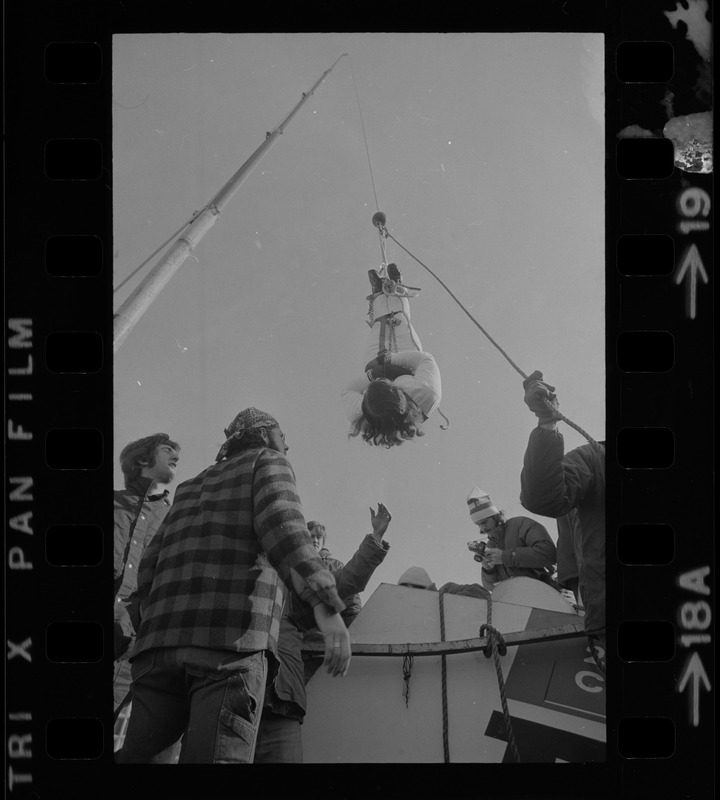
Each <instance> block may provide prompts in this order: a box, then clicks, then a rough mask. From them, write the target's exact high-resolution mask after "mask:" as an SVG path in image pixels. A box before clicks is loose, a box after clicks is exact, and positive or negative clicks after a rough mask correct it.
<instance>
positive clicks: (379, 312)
mask: <svg viewBox="0 0 720 800" xmlns="http://www.w3.org/2000/svg"><path fill="white" fill-rule="evenodd" d="M371 316H372V320H373V322H372V324H371V327H370V335H369V337H368V342H367V350H366V352H365V361H366V363H367V362H368V361H372V360H373V359H374V358H375V357H376V356H377V354H378V353H379V352H381V351H383V350H388V351H390V352H391V353H400V352H402V351H404V350H422V344H421V343H420V339H419V337H418V335H417V333H416V332H415V328H413V326H412V325H411V323H410V303H409V302H408V299H407V297H398V296H397V295H387V294H376V295H375V296H374V297H373V299H372V312H371ZM368 324H369V325H370V320H368Z"/></svg>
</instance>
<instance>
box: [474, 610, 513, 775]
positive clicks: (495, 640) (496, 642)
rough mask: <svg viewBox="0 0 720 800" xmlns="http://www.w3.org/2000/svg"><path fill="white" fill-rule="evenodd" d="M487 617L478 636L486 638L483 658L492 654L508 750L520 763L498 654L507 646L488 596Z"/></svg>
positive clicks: (503, 652) (504, 651)
mask: <svg viewBox="0 0 720 800" xmlns="http://www.w3.org/2000/svg"><path fill="white" fill-rule="evenodd" d="M487 619H488V621H487V622H486V623H485V624H483V625H481V626H480V636H481V637H482V636H484V635H485V633H484V632H486V633H487V638H488V644H487V647H485V648H484V649H483V653H484V654H485V658H490V656H491V655H492V658H493V662H494V663H495V672H496V674H497V679H498V688H499V689H500V703H501V704H502V710H503V719H504V721H505V733H506V734H507V740H508V744H509V745H510V751H511V752H512V754H513V758H514V759H515V761H516V763H518V764H519V763H520V751H519V750H518V746H517V743H516V742H515V733H514V732H513V727H512V719H511V718H510V710H509V708H508V703H507V692H506V689H505V677H504V676H503V672H502V664H501V663H500V656H504V655H505V654H506V653H507V646H506V645H505V640H504V639H503V638H502V636H501V635H500V632H499V631H498V630H497V628H495V627H494V626H493V624H492V598H491V597H488V600H487Z"/></svg>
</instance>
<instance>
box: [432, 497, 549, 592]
mask: <svg viewBox="0 0 720 800" xmlns="http://www.w3.org/2000/svg"><path fill="white" fill-rule="evenodd" d="M467 504H468V509H469V511H470V518H471V519H472V521H473V522H474V523H475V524H476V525H477V526H478V528H479V529H480V535H481V536H480V540H479V541H478V542H470V543H469V544H468V547H469V548H470V550H472V551H473V552H474V553H475V559H476V560H478V561H480V562H481V563H482V571H481V580H482V587H480V586H479V585H478V584H468V585H464V584H456V583H446V584H444V585H443V586H442V587H440V591H444V592H450V593H451V594H468V595H472V596H475V597H487V593H488V592H492V590H493V587H494V586H495V585H496V584H498V583H500V582H501V581H504V580H507V579H508V578H517V577H521V576H525V577H528V578H535V579H537V580H540V581H543V582H544V583H548V584H550V585H551V586H554V581H553V578H552V576H553V573H554V571H555V559H556V550H555V544H554V542H553V540H552V539H551V538H550V534H549V533H548V532H547V530H545V528H544V526H543V525H541V524H540V523H539V522H536V521H535V520H533V519H530V518H528V517H510V518H509V519H508V518H507V517H506V516H505V514H504V512H503V511H498V509H497V508H496V506H495V505H494V504H493V502H492V500H491V498H490V495H488V494H487V492H484V491H483V490H482V489H478V487H477V486H475V487H473V489H472V491H471V492H470V494H469V495H468V497H467ZM480 589H482V590H483V591H479V590H480Z"/></svg>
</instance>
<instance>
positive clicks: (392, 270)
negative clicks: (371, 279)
mask: <svg viewBox="0 0 720 800" xmlns="http://www.w3.org/2000/svg"><path fill="white" fill-rule="evenodd" d="M387 276H388V278H390V280H391V281H395V283H400V284H402V274H401V273H400V270H399V269H398V265H397V264H388V265H387Z"/></svg>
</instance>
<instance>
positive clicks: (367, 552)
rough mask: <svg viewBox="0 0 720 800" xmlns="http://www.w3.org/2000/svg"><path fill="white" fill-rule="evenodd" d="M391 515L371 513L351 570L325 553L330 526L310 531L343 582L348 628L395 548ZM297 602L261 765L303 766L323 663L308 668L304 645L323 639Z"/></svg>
mask: <svg viewBox="0 0 720 800" xmlns="http://www.w3.org/2000/svg"><path fill="white" fill-rule="evenodd" d="M390 520H391V516H390V512H389V511H388V510H387V508H385V506H384V505H383V504H382V503H380V504H379V505H378V511H377V513H376V512H375V511H373V509H372V508H371V509H370V522H371V525H372V533H370V534H368V535H367V536H365V537H364V538H363V540H362V542H361V543H360V547H359V548H358V550H357V552H356V553H355V555H354V556H353V557H352V558H351V559H350V561H349V562H348V563H347V564H343V563H342V561H338V560H337V559H334V558H332V557H331V556H330V554H329V551H327V550H324V548H322V545H323V544H324V542H325V535H326V534H325V526H324V525H322V524H321V523H319V522H315V521H312V522H308V530H309V532H310V537H311V539H312V542H313V545H314V546H315V548H316V549H317V550H319V551H320V556H321V558H322V559H323V562H324V564H325V565H326V567H327V569H329V570H330V571H331V573H332V575H333V577H334V578H335V580H336V582H337V589H338V594H339V595H340V597H341V599H342V600H343V601H344V602H345V603H346V608H345V610H344V611H343V612H342V615H343V619H344V620H345V623H346V624H347V625H350V623H351V622H352V621H353V619H354V618H355V617H356V616H357V614H358V613H359V612H360V609H361V607H362V604H361V602H360V596H359V594H358V592H361V591H363V590H364V589H365V587H366V586H367V583H368V581H369V580H370V577H371V576H372V574H373V572H374V571H375V569H376V568H377V567H378V566H379V565H380V564H381V563H382V561H383V560H384V559H385V556H386V554H387V551H388V550H389V548H390V545H389V544H388V543H387V542H385V541H383V535H384V534H385V532H386V530H387V527H388V525H389V523H390ZM297 605H298V604H297V602H296V601H295V600H294V599H293V597H292V595H288V597H287V599H286V605H285V610H284V613H283V616H282V619H281V621H280V638H279V640H278V652H279V654H280V669H279V671H278V674H277V676H276V678H275V680H274V682H272V683H269V684H268V686H267V689H266V690H265V703H264V708H263V713H262V720H261V721H260V730H259V732H258V740H257V746H256V748H255V763H256V764H288V763H296V764H300V763H302V760H303V756H302V735H301V725H302V723H303V719H304V717H305V715H306V712H307V695H306V692H305V684H306V682H307V680H309V677H310V676H311V675H312V674H313V673H314V672H315V669H316V668H317V660H316V659H310V660H308V661H305V662H304V659H303V655H302V652H301V648H302V645H303V644H304V643H305V642H307V641H312V640H314V639H316V638H319V633H316V631H317V629H315V630H314V631H309V632H306V624H307V623H306V622H303V616H305V617H306V616H307V615H306V614H302V613H298V611H302V609H297Z"/></svg>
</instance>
